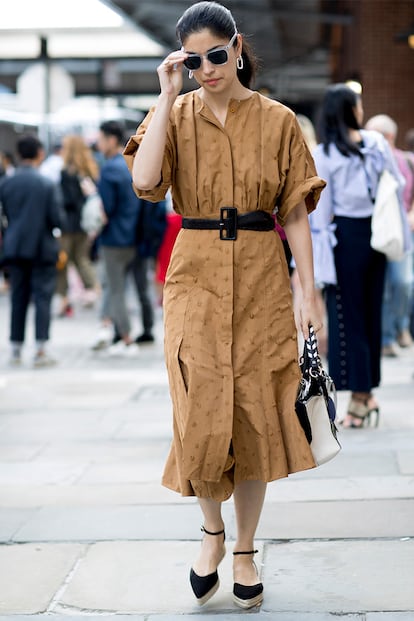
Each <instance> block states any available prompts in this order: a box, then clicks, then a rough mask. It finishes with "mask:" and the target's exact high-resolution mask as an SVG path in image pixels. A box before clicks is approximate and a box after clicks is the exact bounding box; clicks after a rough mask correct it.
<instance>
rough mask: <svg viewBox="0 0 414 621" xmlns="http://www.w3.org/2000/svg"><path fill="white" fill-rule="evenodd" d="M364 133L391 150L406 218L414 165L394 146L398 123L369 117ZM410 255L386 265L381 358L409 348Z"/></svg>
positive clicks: (413, 188) (412, 195)
mask: <svg viewBox="0 0 414 621" xmlns="http://www.w3.org/2000/svg"><path fill="white" fill-rule="evenodd" d="M365 127H366V129H369V130H374V131H377V132H380V133H381V134H382V135H383V136H384V138H385V139H386V140H387V142H388V144H389V145H390V147H391V150H392V153H393V155H394V157H395V160H396V162H397V166H398V169H399V172H400V174H401V175H402V177H403V178H404V182H405V185H404V189H403V191H402V200H403V204H404V209H405V210H406V212H407V214H408V213H409V212H410V211H411V209H413V201H414V165H413V166H410V154H409V153H408V152H404V151H401V150H400V149H397V148H396V146H395V141H396V138H397V132H398V126H397V123H396V122H395V121H394V119H392V118H391V117H389V116H388V115H386V114H377V115H376V116H373V117H371V118H370V119H369V120H368V121H367V123H366V125H365ZM413 277H414V274H413V253H412V251H411V252H407V253H406V254H405V256H404V257H403V258H402V259H401V260H400V261H387V267H386V272H385V288H384V300H383V307H382V355H383V356H388V357H391V358H395V357H396V356H398V352H397V350H396V348H395V343H398V345H399V346H400V347H411V345H412V343H413V340H412V338H411V333H410V316H411V309H412V304H413Z"/></svg>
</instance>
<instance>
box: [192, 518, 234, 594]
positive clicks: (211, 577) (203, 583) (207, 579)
mask: <svg viewBox="0 0 414 621" xmlns="http://www.w3.org/2000/svg"><path fill="white" fill-rule="evenodd" d="M201 530H202V531H203V533H205V534H206V535H214V536H216V535H223V536H224V537H223V553H222V555H221V558H220V560H219V562H218V563H217V567H218V566H219V565H220V563H221V561H222V560H223V558H224V556H225V554H226V547H225V545H224V542H225V540H226V534H225V532H224V528H223V529H222V530H219V531H217V532H215V533H212V532H210V531H209V530H206V529H205V528H204V526H202V527H201ZM190 584H191V588H192V589H193V593H194V595H195V596H196V598H197V603H198V604H199V606H202V605H203V604H205V603H206V602H208V600H209V599H211V598H212V597H213V595H214V594H215V593H216V592H217V590H218V588H219V586H220V580H219V576H218V573H217V569H215V571H213V572H212V573H211V574H208V575H207V576H199V575H198V574H196V572H195V571H194V569H193V568H191V571H190Z"/></svg>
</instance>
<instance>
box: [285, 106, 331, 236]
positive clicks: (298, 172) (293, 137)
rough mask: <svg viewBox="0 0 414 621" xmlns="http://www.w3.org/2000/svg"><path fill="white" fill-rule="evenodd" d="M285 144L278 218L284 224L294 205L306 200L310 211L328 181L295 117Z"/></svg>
mask: <svg viewBox="0 0 414 621" xmlns="http://www.w3.org/2000/svg"><path fill="white" fill-rule="evenodd" d="M285 145H286V146H285V148H284V149H283V150H282V152H281V156H280V162H279V168H280V171H281V180H282V185H281V191H280V193H279V196H278V201H277V206H278V211H277V220H278V222H279V224H280V225H281V226H284V224H285V222H286V218H287V216H288V215H289V213H290V212H291V211H292V209H294V208H295V207H296V206H297V205H299V203H301V202H302V201H303V200H304V201H305V204H306V208H307V210H308V213H311V212H312V211H313V210H314V209H315V207H316V204H317V202H318V200H319V197H320V195H321V192H322V190H323V188H324V187H325V185H326V184H325V181H324V180H323V179H321V178H320V177H319V176H318V175H317V173H316V169H315V164H314V161H313V158H312V155H311V154H310V152H309V149H308V147H307V146H306V143H305V140H304V138H303V135H302V131H301V129H300V127H299V124H298V122H297V120H296V118H295V117H294V118H293V123H292V125H291V127H290V137H287V140H286V141H285Z"/></svg>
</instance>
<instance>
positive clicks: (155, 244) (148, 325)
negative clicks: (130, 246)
mask: <svg viewBox="0 0 414 621" xmlns="http://www.w3.org/2000/svg"><path fill="white" fill-rule="evenodd" d="M138 209H139V211H138V220H137V229H136V230H137V236H136V253H135V257H134V260H133V261H132V264H131V267H130V270H131V274H132V276H133V278H134V280H135V286H136V289H137V294H138V299H139V302H140V305H141V311H142V324H143V332H142V334H140V335H138V336H137V338H136V342H137V343H138V345H143V344H148V343H153V342H154V340H155V338H154V334H153V326H154V306H153V301H152V299H151V295H150V286H149V271H150V269H151V267H152V266H153V265H154V262H155V258H156V256H157V254H158V251H159V249H160V246H161V244H162V241H163V239H164V235H165V231H166V228H167V207H166V201H165V200H163V201H158V202H156V203H150V202H149V201H146V200H144V199H142V198H141V199H139V208H138Z"/></svg>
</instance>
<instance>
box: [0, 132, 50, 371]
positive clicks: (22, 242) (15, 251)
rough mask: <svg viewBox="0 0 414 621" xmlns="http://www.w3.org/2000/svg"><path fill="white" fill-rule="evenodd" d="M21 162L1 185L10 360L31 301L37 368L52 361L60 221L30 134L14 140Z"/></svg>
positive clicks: (17, 350)
mask: <svg viewBox="0 0 414 621" xmlns="http://www.w3.org/2000/svg"><path fill="white" fill-rule="evenodd" d="M17 152H18V154H19V157H20V160H21V162H20V166H19V167H18V168H17V170H16V172H15V174H14V175H13V176H11V177H9V178H8V179H6V180H5V181H4V182H3V183H2V184H1V185H0V203H1V204H2V207H3V214H4V216H5V218H6V221H7V226H6V228H5V231H4V249H3V252H4V255H3V259H4V261H5V263H6V264H7V265H8V266H9V267H10V276H11V332H10V341H11V345H12V356H11V363H12V364H20V363H21V354H22V347H23V344H24V341H25V327H26V314H27V309H28V306H29V303H30V301H31V300H33V302H34V305H35V310H36V314H35V337H36V353H35V358H34V365H35V366H36V367H44V366H50V365H52V364H54V363H55V362H56V361H55V360H54V359H53V358H51V357H50V356H49V354H48V353H47V351H46V347H45V346H46V342H47V341H48V339H49V326H50V307H51V302H52V297H53V293H54V291H55V286H56V261H57V258H58V250H59V244H58V240H57V239H56V234H57V229H59V228H60V227H61V226H62V212H61V203H60V199H59V192H58V189H57V187H56V186H55V185H54V184H53V183H52V182H51V181H49V180H48V179H46V178H45V177H43V176H42V175H40V173H39V172H38V167H39V165H40V163H41V161H42V160H43V157H44V151H43V147H42V145H41V143H40V142H39V140H38V139H37V138H36V137H34V136H22V137H21V138H20V139H19V140H18V142H17Z"/></svg>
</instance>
